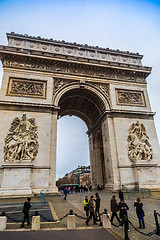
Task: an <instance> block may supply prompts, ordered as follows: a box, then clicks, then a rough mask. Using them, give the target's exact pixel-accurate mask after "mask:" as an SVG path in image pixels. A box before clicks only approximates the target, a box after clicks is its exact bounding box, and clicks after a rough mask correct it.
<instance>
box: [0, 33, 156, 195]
mask: <svg viewBox="0 0 160 240" xmlns="http://www.w3.org/2000/svg"><path fill="white" fill-rule="evenodd" d="M7 37H8V46H0V58H1V61H2V64H3V79H2V87H1V90H0V116H1V125H0V149H1V150H0V194H1V195H26V194H32V193H39V192H40V191H42V190H43V192H46V193H54V192H57V187H56V144H57V143H56V142H57V121H58V118H60V117H63V116H65V115H75V116H77V117H79V118H81V119H82V120H83V121H84V122H85V123H86V125H87V127H88V132H87V134H88V138H89V151H90V166H91V180H92V187H93V188H97V186H98V185H103V186H104V187H105V188H106V189H107V190H118V189H121V188H122V186H125V187H127V188H129V189H135V188H136V189H139V188H150V189H159V186H160V171H159V166H160V165H159V164H160V148H159V143H158V139H157V134H156V130H155V125H154V119H153V116H154V113H153V112H152V110H151V107H150V102H149V97H148V92H147V82H146V78H147V76H148V75H149V74H150V72H151V68H150V67H145V66H143V65H142V62H141V60H142V57H143V56H142V55H139V54H134V53H130V52H122V51H119V50H116V51H115V50H110V49H108V48H106V49H104V48H99V47H92V46H88V45H87V44H85V45H80V44H77V43H67V42H65V41H55V40H53V39H43V38H40V37H30V36H28V35H19V34H15V33H10V34H7Z"/></svg>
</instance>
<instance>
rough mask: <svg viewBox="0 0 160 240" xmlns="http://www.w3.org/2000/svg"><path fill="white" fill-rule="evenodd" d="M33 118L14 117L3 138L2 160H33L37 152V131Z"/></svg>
mask: <svg viewBox="0 0 160 240" xmlns="http://www.w3.org/2000/svg"><path fill="white" fill-rule="evenodd" d="M37 128H38V127H37V125H36V122H35V118H30V119H27V118H26V114H23V116H22V120H20V119H19V118H15V119H14V120H13V122H12V123H11V127H10V129H9V133H8V134H7V136H6V138H5V146H4V161H5V162H13V161H23V160H31V161H33V160H34V159H35V157H36V155H37V153H38V148H39V144H38V131H37Z"/></svg>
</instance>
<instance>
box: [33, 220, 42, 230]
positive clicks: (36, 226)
mask: <svg viewBox="0 0 160 240" xmlns="http://www.w3.org/2000/svg"><path fill="white" fill-rule="evenodd" d="M39 230H40V216H33V217H32V231H39Z"/></svg>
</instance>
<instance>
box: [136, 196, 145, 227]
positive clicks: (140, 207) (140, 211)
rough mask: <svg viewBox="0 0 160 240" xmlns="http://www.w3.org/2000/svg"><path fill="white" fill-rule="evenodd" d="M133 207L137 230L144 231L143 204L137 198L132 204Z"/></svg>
mask: <svg viewBox="0 0 160 240" xmlns="http://www.w3.org/2000/svg"><path fill="white" fill-rule="evenodd" d="M134 206H135V207H136V213H137V217H138V220H139V228H143V229H145V223H144V216H145V215H144V211H143V203H142V202H141V199H140V198H137V199H136V200H135V202H134Z"/></svg>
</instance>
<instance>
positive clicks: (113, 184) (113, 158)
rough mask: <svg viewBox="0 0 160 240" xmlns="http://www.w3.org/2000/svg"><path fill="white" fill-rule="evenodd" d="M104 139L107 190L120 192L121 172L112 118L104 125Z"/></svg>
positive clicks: (105, 121) (106, 120)
mask: <svg viewBox="0 0 160 240" xmlns="http://www.w3.org/2000/svg"><path fill="white" fill-rule="evenodd" d="M102 138H103V148H104V161H105V167H106V185H105V188H106V189H108V190H113V189H115V190H118V189H119V187H120V172H119V168H118V156H117V146H116V138H115V129H114V121H113V119H112V118H107V119H105V120H104V122H103V123H102Z"/></svg>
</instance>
